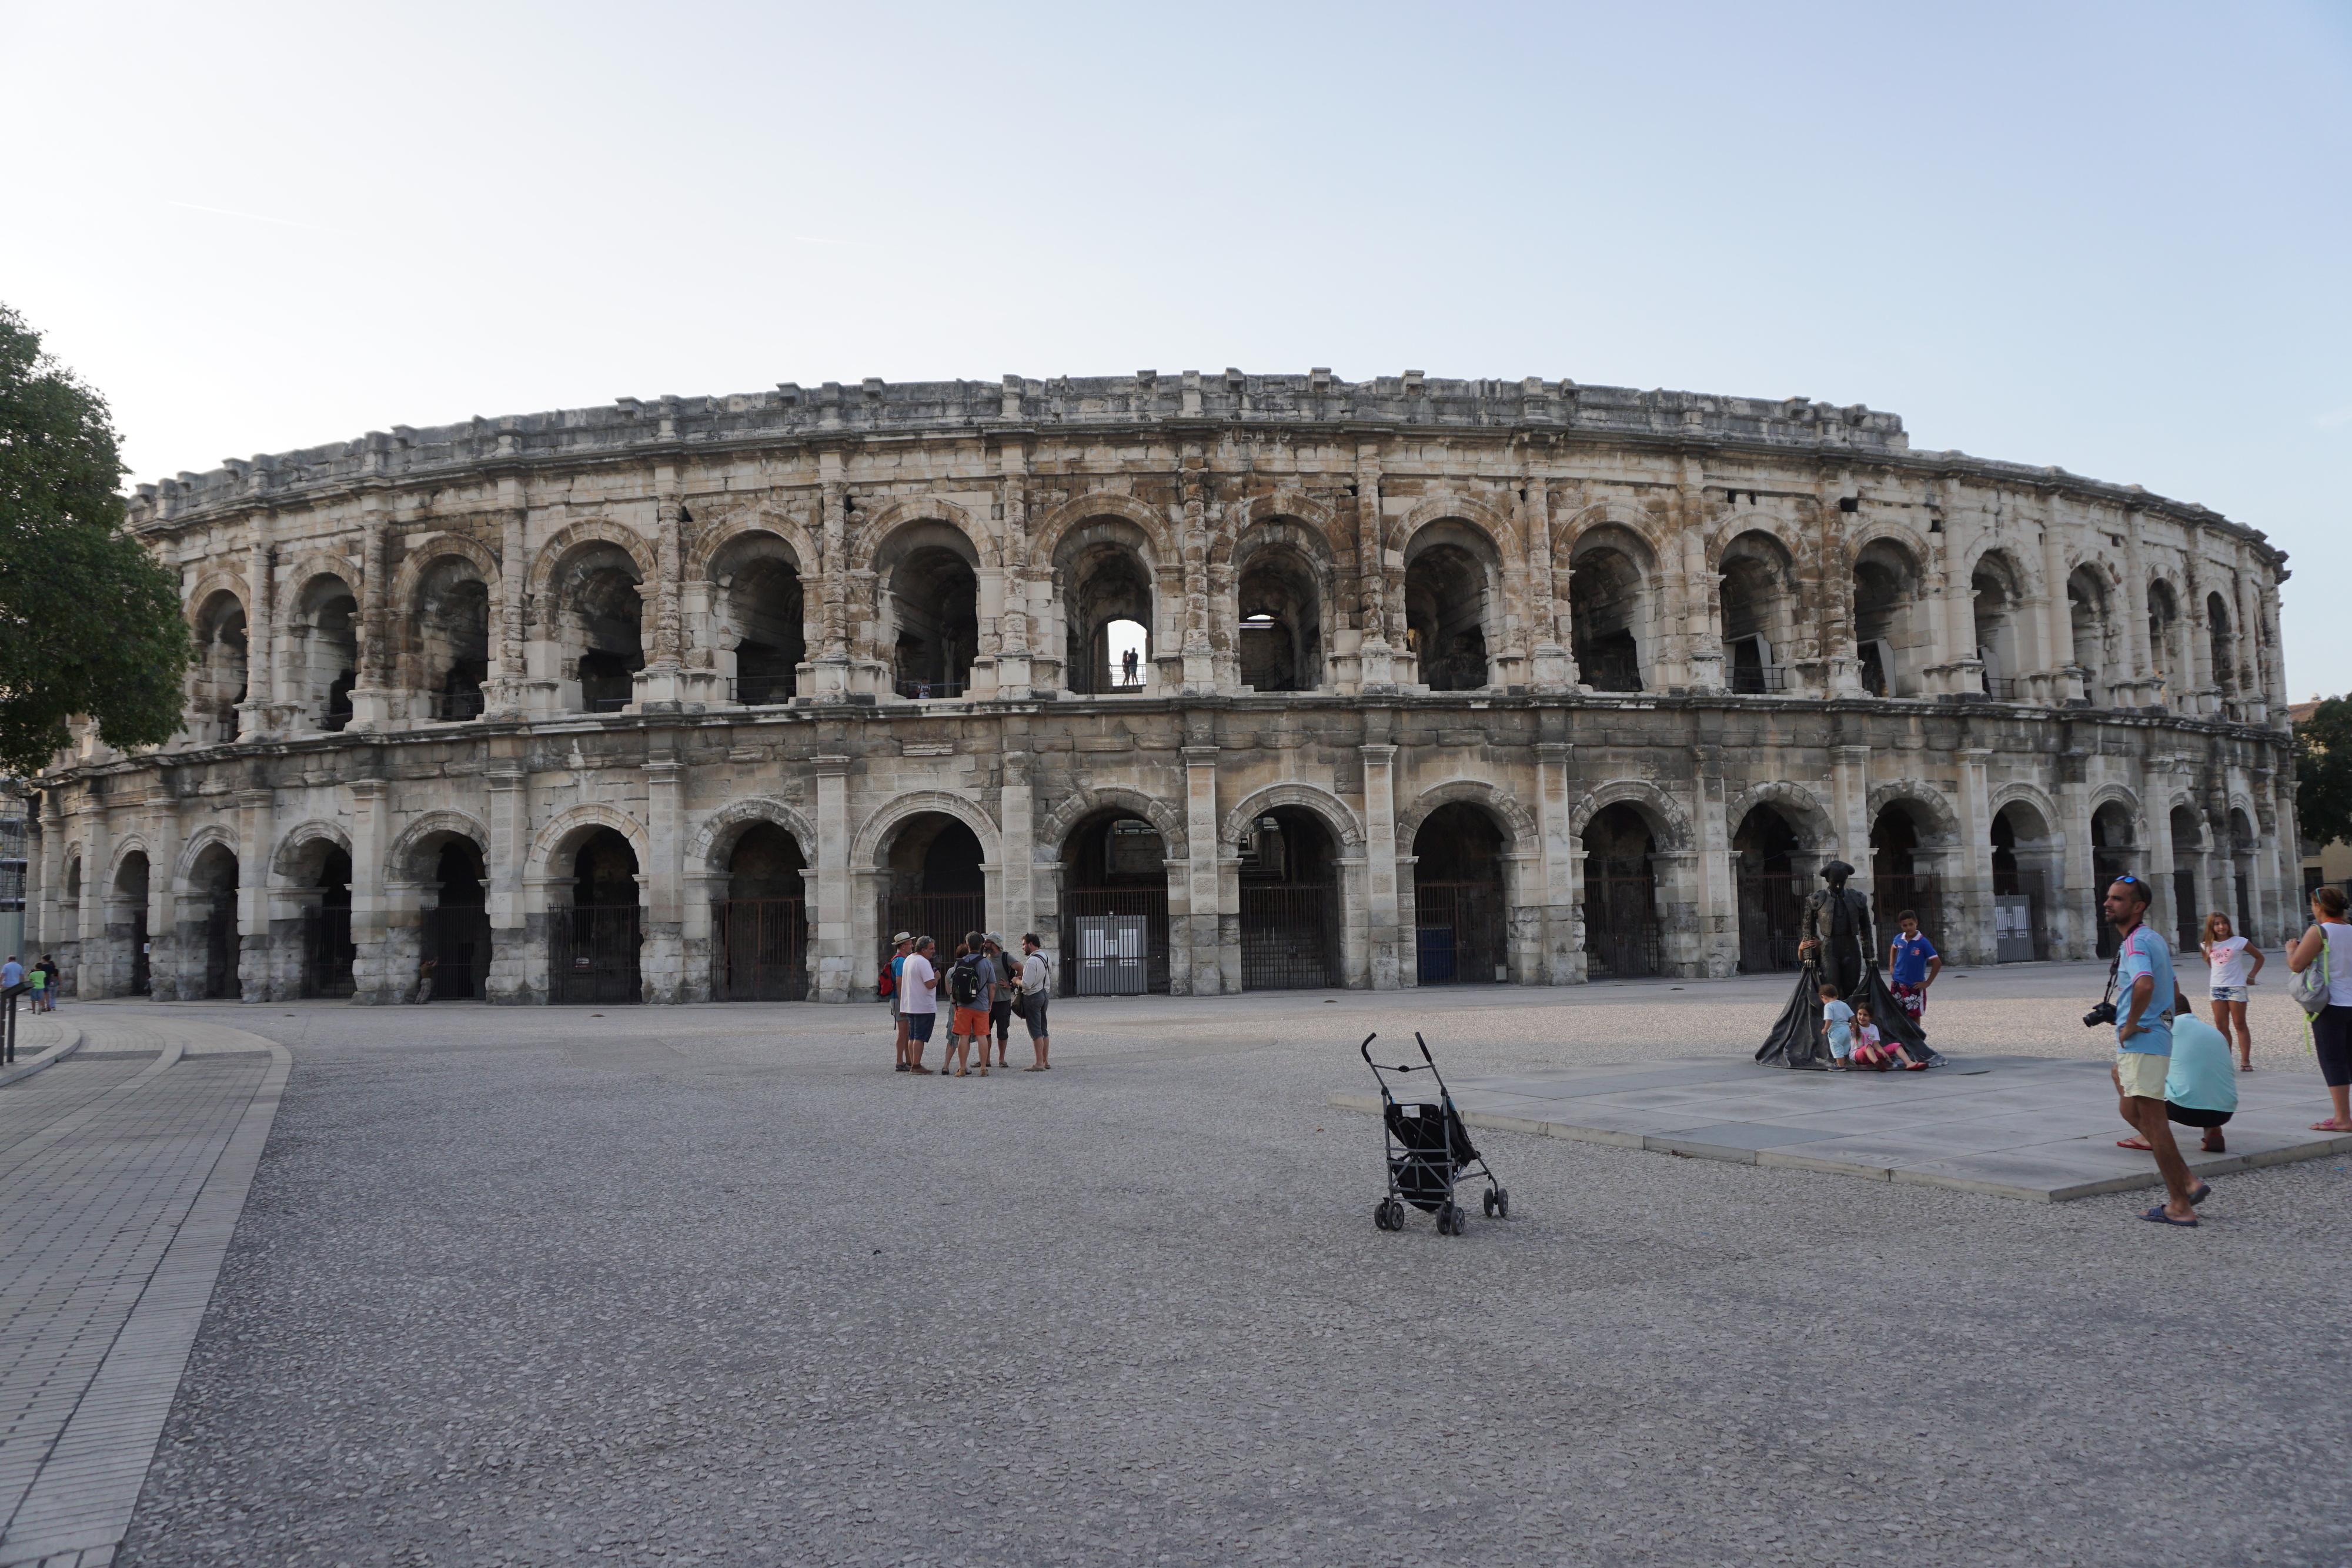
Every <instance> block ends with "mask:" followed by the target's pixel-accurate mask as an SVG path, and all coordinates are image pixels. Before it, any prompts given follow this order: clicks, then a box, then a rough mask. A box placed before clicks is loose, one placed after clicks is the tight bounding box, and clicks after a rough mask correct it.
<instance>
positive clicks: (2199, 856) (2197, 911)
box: [2171, 806, 2206, 952]
mask: <svg viewBox="0 0 2352 1568" xmlns="http://www.w3.org/2000/svg"><path fill="white" fill-rule="evenodd" d="M2171 823H2172V929H2173V945H2174V946H2177V947H2179V949H2180V950H2181V951H2183V952H2193V951H2195V950H2196V947H2197V944H2198V942H2199V940H2200V936H2199V928H2200V925H2202V924H2203V922H2204V919H2205V899H2206V893H2205V890H2204V887H2203V885H2202V884H2203V882H2204V878H2203V877H2201V876H2200V875H2199V874H2198V873H2199V871H2200V869H2201V867H2202V865H2203V863H2204V857H2205V823H2204V821H2203V820H2202V819H2200V817H2199V816H2198V815H2197V813H2196V812H2194V811H2192V810H2189V808H2188V807H2186V806H2175V807H2174V808H2172V816H2171Z"/></svg>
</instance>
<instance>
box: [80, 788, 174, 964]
mask: <svg viewBox="0 0 2352 1568" xmlns="http://www.w3.org/2000/svg"><path fill="white" fill-rule="evenodd" d="M154 788H155V790H156V796H155V797H154V798H152V803H153V807H154V814H153V817H152V821H153V822H154V824H155V835H154V838H153V840H152V854H151V858H150V860H149V862H148V865H147V953H148V963H147V985H148V990H149V992H150V994H152V996H153V997H154V998H155V999H156V1000H158V1001H170V1000H172V999H173V998H176V997H177V996H178V995H179V991H178V988H177V985H176V981H177V979H178V976H179V967H178V965H179V952H180V931H179V922H180V894H181V893H182V892H183V891H184V889H183V888H182V887H181V885H180V839H181V832H180V802H179V801H178V800H175V799H173V797H172V796H171V795H170V794H169V793H167V792H166V791H167V789H168V786H167V785H166V782H165V780H164V779H163V774H162V772H161V771H160V770H159V771H158V772H157V774H156V776H155V785H154ZM82 874H83V877H84V879H85V880H87V878H88V876H89V862H87V861H84V862H82Z"/></svg>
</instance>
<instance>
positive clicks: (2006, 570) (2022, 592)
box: [1961, 539, 2042, 601]
mask: <svg viewBox="0 0 2352 1568" xmlns="http://www.w3.org/2000/svg"><path fill="white" fill-rule="evenodd" d="M2032 556H2033V552H2032V551H2030V550H2026V551H2021V550H2017V549H2011V547H2010V546H2009V545H2007V544H2004V543H2002V542H2001V541H2000V540H1999V539H1992V540H1988V541H1987V542H1985V543H1984V544H1983V545H1981V546H1979V548H1978V549H1975V550H1972V551H1971V552H1969V558H1968V563H1967V565H1966V566H1964V567H1963V568H1962V569H1961V570H1962V572H1963V573H1964V574H1965V575H1967V576H1968V577H1969V578H1974V577H1975V576H1976V574H1977V573H1978V572H1979V571H1983V570H1988V569H1989V570H1991V571H1993V572H1995V573H1997V574H1998V575H2000V576H2001V577H2005V578H2006V579H2008V582H2007V584H2006V586H2007V587H2008V588H2009V590H2010V591H2011V592H2012V593H2014V594H2015V595H2016V596H2017V598H2018V599H2019V601H2025V600H2029V599H2036V598H2039V597H2040V596H2041V592H2042V579H2041V574H2040V573H2039V572H2038V571H2036V570H2035V569H2034V565H2033V559H2032Z"/></svg>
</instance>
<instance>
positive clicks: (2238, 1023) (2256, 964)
mask: <svg viewBox="0 0 2352 1568" xmlns="http://www.w3.org/2000/svg"><path fill="white" fill-rule="evenodd" d="M2199 945H2200V946H2202V947H2203V948H2204V949H2205V962H2206V965H2207V967H2209V968H2210V971H2211V985H2212V999H2213V1027H2214V1028H2215V1029H2218V1030H2221V1038H2222V1039H2223V1040H2228V1039H2229V1038H2230V1034H2231V1028H2232V1027H2233V1026H2234V1027H2235V1029H2236V1030H2237V1040H2238V1071H2241V1072H2252V1071H2253V1070H2254V1037H2253V1036H2252V1034H2251V1033H2249V1032H2248V1031H2247V1030H2246V988H2247V987H2248V986H2251V985H2252V984H2253V983H2254V977H2255V976H2257V975H2259V974H2261V973H2262V972H2263V950H2262V949H2261V948H2260V947H2257V946H2254V945H2253V944H2252V943H2251V942H2249V941H2248V940H2247V939H2246V938H2244V937H2243V936H2239V935H2238V934H2237V932H2236V930H2235V928H2234V927H2232V926H2231V924H2230V917H2229V916H2228V915H2224V914H2222V913H2221V911H2220V910H2218V909H2217V910H2215V911H2214V912H2213V913H2212V914H2210V915H2207V916H2206V917H2205V940H2204V941H2203V942H2202V943H2200V944H2199ZM2249 959H2251V960H2252V966H2253V967H2252V968H2249V967H2247V961H2248V960H2249Z"/></svg>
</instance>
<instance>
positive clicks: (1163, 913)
mask: <svg viewBox="0 0 2352 1568" xmlns="http://www.w3.org/2000/svg"><path fill="white" fill-rule="evenodd" d="M1107 915H1127V916H1130V917H1139V918H1140V919H1141V920H1142V921H1143V971H1144V981H1143V988H1144V989H1145V990H1147V991H1152V992H1158V993H1160V994H1163V995H1164V994H1165V993H1166V992H1167V989H1168V890H1167V889H1166V888H1164V887H1157V888H1154V887H1071V888H1065V889H1063V890H1062V955H1063V958H1062V994H1063V995H1064V996H1066V997H1072V996H1094V995H1098V994H1107V993H1100V992H1096V991H1088V990H1086V989H1085V988H1083V985H1082V983H1081V982H1082V979H1083V978H1084V977H1081V976H1080V975H1079V974H1078V969H1079V968H1080V967H1081V963H1082V958H1081V956H1079V955H1080V949H1079V946H1078V926H1077V923H1078V921H1079V919H1080V918H1081V917H1086V918H1094V917H1098V916H1107ZM1007 935H1009V936H1015V939H1016V940H1017V939H1018V938H1017V934H1014V933H1007Z"/></svg>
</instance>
